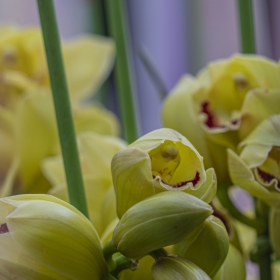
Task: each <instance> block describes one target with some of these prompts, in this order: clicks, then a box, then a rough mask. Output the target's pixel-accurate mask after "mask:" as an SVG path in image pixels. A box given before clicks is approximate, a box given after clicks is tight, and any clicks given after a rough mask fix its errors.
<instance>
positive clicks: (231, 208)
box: [217, 186, 266, 232]
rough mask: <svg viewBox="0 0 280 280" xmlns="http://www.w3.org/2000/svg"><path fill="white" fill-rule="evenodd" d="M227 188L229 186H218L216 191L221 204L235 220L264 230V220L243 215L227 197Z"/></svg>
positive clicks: (259, 230)
mask: <svg viewBox="0 0 280 280" xmlns="http://www.w3.org/2000/svg"><path fill="white" fill-rule="evenodd" d="M228 190H229V188H228V187H227V186H219V187H218V191H217V196H218V198H219V201H220V202H221V204H222V205H223V206H224V207H225V208H226V209H227V210H228V212H229V213H230V215H231V216H232V217H233V218H235V219H236V220H238V221H240V222H241V223H243V224H245V225H247V226H249V227H252V228H254V229H256V230H258V232H265V230H266V223H265V221H264V220H263V219H260V218H259V219H251V218H249V217H247V216H246V215H244V214H243V213H241V212H240V211H239V210H238V209H237V208H236V207H235V205H234V204H233V203H232V201H231V199H230V198H229V194H228Z"/></svg>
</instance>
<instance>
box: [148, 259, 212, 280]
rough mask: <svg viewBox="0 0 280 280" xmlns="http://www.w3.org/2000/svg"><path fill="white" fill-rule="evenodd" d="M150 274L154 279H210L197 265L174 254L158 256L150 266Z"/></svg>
mask: <svg viewBox="0 0 280 280" xmlns="http://www.w3.org/2000/svg"><path fill="white" fill-rule="evenodd" d="M152 274H153V277H154V279H155V280H170V279H178V280H189V279H192V280H210V278H209V276H208V275H207V274H206V273H205V272H204V271H203V270H202V269H201V268H199V267H198V266H197V265H195V264H194V263H192V262H190V261H189V260H187V259H184V258H182V257H180V256H176V255H170V256H166V257H162V258H159V259H158V260H157V261H156V262H155V263H154V265H153V267H152Z"/></svg>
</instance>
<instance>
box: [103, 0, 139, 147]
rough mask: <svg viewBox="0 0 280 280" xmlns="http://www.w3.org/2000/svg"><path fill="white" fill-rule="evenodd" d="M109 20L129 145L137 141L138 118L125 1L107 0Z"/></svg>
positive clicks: (120, 104) (124, 124)
mask: <svg viewBox="0 0 280 280" xmlns="http://www.w3.org/2000/svg"><path fill="white" fill-rule="evenodd" d="M106 10H107V14H108V20H109V33H110V34H111V36H112V37H113V38H114V39H115V42H116V47H117V58H116V66H115V76H116V80H117V89H118V100H119V106H120V113H121V118H122V123H123V129H124V136H125V139H126V140H127V142H128V143H131V142H133V141H135V140H136V139H137V128H136V116H135V108H134V104H133V90H134V88H133V87H132V75H131V73H132V70H131V69H130V67H129V66H130V65H129V62H130V63H131V60H129V54H130V53H129V51H130V48H129V46H128V43H129V33H128V31H127V30H126V28H127V27H128V26H127V24H126V20H125V13H124V1H123V0H106Z"/></svg>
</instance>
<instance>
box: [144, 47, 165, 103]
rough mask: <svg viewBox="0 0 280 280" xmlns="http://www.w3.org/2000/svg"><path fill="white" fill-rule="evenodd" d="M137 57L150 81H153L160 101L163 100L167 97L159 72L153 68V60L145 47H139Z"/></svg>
mask: <svg viewBox="0 0 280 280" xmlns="http://www.w3.org/2000/svg"><path fill="white" fill-rule="evenodd" d="M138 55H139V57H140V59H141V61H142V63H143V65H144V67H145V69H146V71H147V72H148V74H149V76H150V78H151V80H152V81H153V83H154V86H155V87H156V89H157V91H158V94H159V96H160V98H161V100H163V99H164V98H165V97H166V96H167V93H168V91H167V89H166V87H165V85H164V82H163V80H162V79H161V77H160V75H159V72H158V71H157V69H156V67H155V64H154V63H153V58H152V56H151V54H150V53H149V51H148V49H147V48H146V47H145V46H141V47H140V48H139V50H138Z"/></svg>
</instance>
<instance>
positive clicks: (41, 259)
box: [0, 195, 107, 280]
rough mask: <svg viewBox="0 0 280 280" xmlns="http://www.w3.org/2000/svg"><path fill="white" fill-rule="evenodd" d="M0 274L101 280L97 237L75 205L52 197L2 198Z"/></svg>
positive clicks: (103, 271) (104, 269) (103, 268)
mask: <svg viewBox="0 0 280 280" xmlns="http://www.w3.org/2000/svg"><path fill="white" fill-rule="evenodd" d="M0 208H1V211H0V244H1V251H0V276H3V277H5V279H46V280H47V279H59V280H60V279H61V280H67V279H81V280H83V279H103V278H104V277H105V275H106V273H107V267H106V263H105V260H104V257H103V254H102V249H101V245H100V241H99V237H98V234H97V232H96V230H95V228H94V227H93V226H92V224H91V223H90V222H89V221H88V220H87V219H86V218H85V217H84V216H83V215H82V214H81V213H80V212H79V211H78V210H77V209H76V208H74V207H73V206H71V205H69V204H68V203H66V202H64V201H62V200H59V199H57V198H55V197H52V196H50V195H19V196H13V197H7V198H2V199H0Z"/></svg>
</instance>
